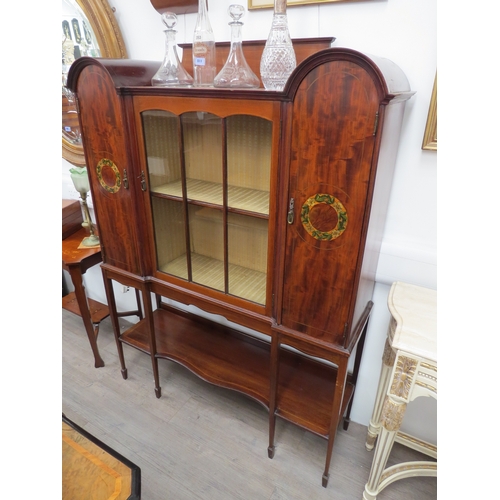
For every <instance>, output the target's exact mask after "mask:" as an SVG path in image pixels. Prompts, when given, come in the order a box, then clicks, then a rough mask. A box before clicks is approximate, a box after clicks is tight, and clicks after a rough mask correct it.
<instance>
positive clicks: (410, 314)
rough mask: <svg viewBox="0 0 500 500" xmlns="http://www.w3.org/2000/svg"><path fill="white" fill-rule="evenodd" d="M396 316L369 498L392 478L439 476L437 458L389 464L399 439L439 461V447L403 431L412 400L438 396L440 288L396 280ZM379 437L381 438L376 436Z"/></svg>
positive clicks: (370, 440) (376, 412)
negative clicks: (437, 289)
mask: <svg viewBox="0 0 500 500" xmlns="http://www.w3.org/2000/svg"><path fill="white" fill-rule="evenodd" d="M388 306H389V310H390V312H391V315H392V318H391V321H390V325H389V331H388V334H387V340H386V344H385V349H384V354H383V357H382V361H383V363H382V371H381V374H380V381H379V386H378V389H377V396H376V399H375V405H374V408H373V414H372V418H371V420H370V424H369V426H368V435H367V439H366V448H367V450H372V449H373V446H374V444H375V440H377V446H376V448H375V454H374V456H373V462H372V467H371V470H370V476H369V478H368V482H367V483H366V485H365V490H364V492H363V499H364V500H374V499H375V498H377V495H378V494H379V493H380V492H381V491H382V490H383V489H384V488H385V487H386V486H388V485H389V484H391V483H392V482H394V481H396V480H398V479H403V478H406V477H413V476H434V477H436V476H437V461H416V462H406V463H402V464H396V465H393V466H392V467H388V468H386V464H387V460H388V458H389V455H390V453H391V449H392V446H393V444H394V441H397V442H399V443H402V444H404V445H406V446H409V447H411V448H413V449H415V450H418V451H420V452H423V453H425V454H427V455H429V456H431V457H433V458H436V459H437V447H436V446H434V445H432V444H430V443H426V442H425V441H422V440H419V439H417V438H414V437H412V436H409V435H408V434H404V433H402V432H400V431H399V429H400V427H401V423H402V421H403V417H404V414H405V410H406V406H407V404H408V403H409V402H410V401H413V400H414V399H416V398H418V397H421V396H430V397H433V398H435V399H437V311H436V309H437V307H436V306H437V292H436V291H435V290H431V289H428V288H422V287H419V286H414V285H409V284H407V283H402V282H395V283H394V284H393V285H392V287H391V291H390V293H389V298H388ZM377 436H378V439H377Z"/></svg>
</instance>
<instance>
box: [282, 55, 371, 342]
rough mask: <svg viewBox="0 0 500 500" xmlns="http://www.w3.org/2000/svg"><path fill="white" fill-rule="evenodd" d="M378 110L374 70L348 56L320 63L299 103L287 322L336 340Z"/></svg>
mask: <svg viewBox="0 0 500 500" xmlns="http://www.w3.org/2000/svg"><path fill="white" fill-rule="evenodd" d="M378 109H379V97H378V93H377V88H376V85H375V83H374V82H373V79H372V78H371V76H370V75H369V74H368V73H367V72H366V71H365V69H363V68H362V67H360V66H358V65H357V64H355V63H353V62H350V61H342V60H337V61H331V62H327V63H324V64H322V65H320V66H317V67H316V68H314V69H313V70H312V71H311V72H310V73H309V74H308V75H307V76H306V77H305V78H304V79H303V80H302V82H301V83H300V86H299V87H298V90H297V93H296V94H295V99H294V102H293V108H292V131H291V154H290V175H289V185H288V197H287V199H286V203H287V204H288V205H289V213H288V220H287V221H283V223H284V224H285V225H286V228H287V229H286V247H285V252H286V256H285V266H284V274H283V303H282V314H281V323H282V324H283V325H284V326H286V327H288V328H291V329H294V330H296V331H299V332H302V333H305V334H307V335H310V336H311V337H314V338H316V339H321V340H322V341H325V342H329V343H332V344H336V345H342V344H343V337H344V335H345V332H346V330H347V328H349V327H350V325H347V326H346V323H349V310H350V303H351V300H352V298H353V294H355V293H356V287H357V282H358V274H359V268H360V260H361V259H362V254H363V245H364V239H365V237H366V234H365V233H366V224H365V218H366V216H367V215H366V214H367V212H368V211H369V199H368V198H369V196H370V182H371V180H370V179H371V177H372V176H371V169H372V158H373V155H374V149H375V145H376V141H375V136H374V129H375V125H376V120H377V112H378Z"/></svg>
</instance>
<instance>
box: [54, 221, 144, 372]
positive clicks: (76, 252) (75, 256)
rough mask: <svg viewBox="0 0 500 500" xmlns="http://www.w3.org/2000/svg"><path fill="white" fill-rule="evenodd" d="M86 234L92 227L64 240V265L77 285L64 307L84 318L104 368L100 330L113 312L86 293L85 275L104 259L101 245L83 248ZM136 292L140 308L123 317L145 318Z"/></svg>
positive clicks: (100, 365) (122, 313)
mask: <svg viewBox="0 0 500 500" xmlns="http://www.w3.org/2000/svg"><path fill="white" fill-rule="evenodd" d="M85 236H88V231H87V230H86V229H84V228H81V229H80V230H78V231H77V232H75V233H73V234H71V235H70V236H68V237H67V238H65V239H63V240H62V268H63V269H64V270H66V271H68V272H69V275H70V277H71V281H72V282H73V286H74V287H75V291H74V292H71V293H69V294H68V295H66V296H65V297H63V298H62V307H63V309H66V310H68V311H70V312H72V313H74V314H76V315H78V316H80V317H81V318H82V320H83V324H84V326H85V331H86V332H87V336H88V339H89V342H90V347H91V349H92V353H93V354H94V361H95V364H94V366H95V367H96V368H100V367H102V366H104V361H103V359H102V358H101V355H100V353H99V349H98V347H97V334H98V333H99V325H100V323H101V321H102V320H103V319H105V318H107V317H108V316H109V309H108V306H107V305H106V304H102V303H101V302H98V301H96V300H93V299H91V298H88V297H87V295H86V293H85V287H84V284H83V275H84V274H85V272H86V271H87V270H88V269H90V268H91V267H93V266H95V265H96V264H99V263H100V262H101V261H102V255H101V248H100V247H93V248H82V247H81V246H80V243H81V241H82V239H83V238H84V237H85ZM135 294H136V301H137V310H135V311H124V312H120V313H118V316H119V317H122V316H138V317H139V319H142V308H141V304H140V298H139V292H138V291H137V290H136V293H135Z"/></svg>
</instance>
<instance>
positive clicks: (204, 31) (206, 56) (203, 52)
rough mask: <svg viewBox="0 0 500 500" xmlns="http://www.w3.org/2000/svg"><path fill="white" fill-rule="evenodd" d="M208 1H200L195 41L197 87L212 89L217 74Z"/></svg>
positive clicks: (195, 81)
mask: <svg viewBox="0 0 500 500" xmlns="http://www.w3.org/2000/svg"><path fill="white" fill-rule="evenodd" d="M206 1H207V0H198V17H197V18H196V25H195V28H194V39H193V72H194V85H195V87H212V86H213V84H214V78H215V74H216V66H215V61H216V60H215V37H214V32H213V31H212V26H211V24H210V19H209V18H208V11H207V4H206Z"/></svg>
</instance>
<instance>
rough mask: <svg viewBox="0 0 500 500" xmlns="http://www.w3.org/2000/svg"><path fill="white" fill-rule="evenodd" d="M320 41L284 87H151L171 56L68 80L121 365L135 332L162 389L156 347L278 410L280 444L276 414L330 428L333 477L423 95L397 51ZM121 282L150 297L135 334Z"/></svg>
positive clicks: (272, 415)
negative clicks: (417, 101) (406, 146)
mask: <svg viewBox="0 0 500 500" xmlns="http://www.w3.org/2000/svg"><path fill="white" fill-rule="evenodd" d="M262 45H263V44H261V46H260V47H261V48H262ZM326 46H328V45H326ZM309 47H310V49H311V52H314V50H316V51H315V52H314V53H311V54H310V55H308V56H307V54H306V56H305V57H304V58H303V60H301V61H300V63H299V64H298V65H297V68H296V69H295V71H294V72H293V73H292V75H291V76H290V78H289V80H288V82H287V84H286V86H285V88H284V90H283V91H281V92H275V91H267V90H264V89H263V88H260V89H253V90H231V89H213V88H203V89H201V88H187V89H182V88H159V87H152V86H151V84H150V80H151V77H152V76H153V75H154V73H155V72H156V70H157V69H158V67H159V62H145V61H135V60H123V59H93V58H86V57H82V58H80V59H78V60H76V61H75V63H74V64H73V65H72V67H71V71H70V73H69V77H68V86H69V87H70V88H71V90H72V91H73V92H74V93H75V94H76V96H77V100H78V109H79V119H80V126H81V130H82V137H83V143H84V149H85V156H86V162H87V167H88V170H89V178H90V182H91V191H92V199H93V202H94V208H95V212H96V219H97V223H98V226H99V234H100V237H101V247H102V255H103V263H102V265H101V267H102V271H103V275H104V281H105V287H106V293H107V299H108V305H109V308H110V312H111V319H112V323H113V328H114V332H115V336H116V341H117V347H118V353H119V358H120V363H121V369H122V375H123V377H124V378H127V368H126V365H125V358H124V351H123V344H126V345H128V346H132V347H134V348H136V349H139V350H140V351H143V352H144V353H147V354H148V355H149V356H150V357H151V361H152V372H153V378H154V384H155V391H156V395H157V397H160V396H161V388H160V384H159V371H158V370H159V367H158V360H159V359H168V360H172V361H175V362H177V363H180V364H181V365H183V366H185V367H186V368H188V369H189V370H191V371H192V372H194V373H195V374H197V375H198V376H199V377H201V378H202V379H204V380H206V381H208V382H210V383H213V384H216V385H218V386H222V387H226V388H229V389H233V390H236V391H239V392H241V393H243V394H246V395H247V396H249V397H251V398H253V399H255V400H257V401H258V402H259V403H261V404H262V405H263V406H264V407H265V408H266V409H267V410H268V411H269V448H268V455H269V457H270V458H272V457H273V455H274V451H275V444H274V430H275V422H276V417H280V418H283V419H286V420H287V421H289V422H292V423H294V424H296V425H298V426H300V427H302V428H304V429H307V430H309V431H311V432H313V433H315V434H317V435H320V436H322V437H324V438H326V439H327V443H328V444H327V453H326V463H325V469H324V472H323V480H322V484H323V486H325V487H326V485H327V482H328V476H329V468H330V460H331V455H332V447H333V442H334V438H335V434H336V430H337V427H338V426H339V424H340V422H341V421H344V428H347V424H348V422H349V412H350V405H351V404H352V398H353V394H354V387H355V383H356V377H357V372H358V368H359V364H360V360H361V353H362V350H363V342H364V337H365V334H366V329H367V323H368V319H369V316H370V311H371V309H372V305H373V303H372V293H373V287H374V277H375V271H376V266H377V261H378V254H379V250H380V244H381V239H382V233H383V228H384V220H385V214H386V211H387V205H388V202H389V196H390V191H391V181H392V176H393V170H394V165H395V159H396V154H397V149H398V141H399V134H400V129H401V124H402V120H403V114H404V108H405V102H406V101H407V100H408V99H409V98H410V97H411V95H412V94H413V92H411V91H410V87H409V84H408V81H407V79H406V77H405V75H404V74H403V72H402V71H401V70H400V69H399V68H398V67H397V66H396V65H395V64H393V63H392V62H390V61H388V60H386V59H378V58H375V57H373V56H366V55H364V54H362V53H360V52H357V51H354V50H351V49H345V48H321V46H320V47H319V48H320V50H317V49H318V47H317V46H315V45H311V44H310V45H309ZM112 281H117V282H119V283H121V284H123V285H126V286H130V287H134V288H135V289H137V290H139V291H140V292H141V295H142V300H143V303H144V309H145V316H144V318H143V319H142V320H141V321H140V322H139V323H137V324H135V325H133V326H131V327H130V328H129V329H128V330H127V331H125V332H120V328H119V324H118V316H117V312H116V302H115V296H114V293H113V288H112ZM184 305H189V306H196V307H195V308H193V307H187V308H186V307H184ZM193 310H195V311H200V312H203V314H198V313H196V312H193ZM204 313H210V314H211V315H218V316H222V317H224V318H226V319H227V320H228V321H229V324H230V325H231V326H227V322H224V321H214V320H212V319H208V317H207V316H210V314H209V315H206V314H204ZM240 327H243V328H241V329H240ZM249 332H250V333H249ZM252 332H254V333H252ZM351 358H352V359H351Z"/></svg>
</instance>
